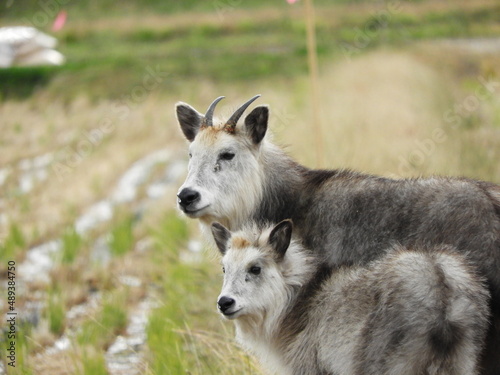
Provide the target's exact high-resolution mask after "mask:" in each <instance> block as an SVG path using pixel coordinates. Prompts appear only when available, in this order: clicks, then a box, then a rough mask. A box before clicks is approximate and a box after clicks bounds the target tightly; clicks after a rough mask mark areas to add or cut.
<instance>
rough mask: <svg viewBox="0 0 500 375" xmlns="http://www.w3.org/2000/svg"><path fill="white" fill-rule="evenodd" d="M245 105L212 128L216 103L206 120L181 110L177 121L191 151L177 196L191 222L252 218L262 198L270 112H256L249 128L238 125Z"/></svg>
mask: <svg viewBox="0 0 500 375" xmlns="http://www.w3.org/2000/svg"><path fill="white" fill-rule="evenodd" d="M256 98H257V97H254V98H252V99H251V100H250V101H248V102H247V103H245V104H244V105H243V106H242V107H241V108H240V109H239V110H238V111H236V112H235V114H234V115H233V116H232V117H231V118H230V119H229V120H228V121H227V122H226V123H218V124H213V123H212V121H213V120H212V114H213V109H214V107H215V104H217V102H218V101H219V100H220V99H221V98H218V99H217V100H216V101H215V102H214V103H212V105H211V106H210V108H209V109H208V111H207V114H206V115H205V116H203V115H201V114H199V113H198V112H197V111H196V110H194V109H193V108H191V107H190V106H189V105H187V104H184V103H179V104H178V105H177V118H178V120H179V124H180V126H181V129H182V131H183V133H184V135H185V136H186V138H187V139H188V140H189V141H190V142H191V144H190V146H189V167H188V175H187V178H186V181H185V182H184V184H183V185H182V186H181V187H180V189H179V192H178V194H177V197H178V205H179V208H180V209H181V210H182V211H183V212H184V213H185V214H186V215H187V216H189V217H191V218H200V219H205V220H206V221H207V222H212V221H214V220H220V221H224V220H225V219H226V218H229V217H231V218H232V217H234V216H235V215H236V216H237V215H245V214H248V210H250V209H251V208H253V207H254V205H255V202H256V201H257V200H258V199H259V198H260V196H261V194H262V191H261V190H262V188H261V172H260V168H259V160H258V159H259V148H260V143H261V141H262V139H263V138H264V135H265V132H266V129H267V119H268V109H267V107H257V108H255V109H254V110H253V111H252V112H251V113H250V114H249V115H248V116H247V117H246V118H245V126H244V127H243V126H241V127H236V122H237V121H238V118H239V117H240V116H241V114H242V113H243V111H244V110H245V109H246V107H247V106H248V105H249V104H250V103H251V102H252V101H253V100H255V99H256Z"/></svg>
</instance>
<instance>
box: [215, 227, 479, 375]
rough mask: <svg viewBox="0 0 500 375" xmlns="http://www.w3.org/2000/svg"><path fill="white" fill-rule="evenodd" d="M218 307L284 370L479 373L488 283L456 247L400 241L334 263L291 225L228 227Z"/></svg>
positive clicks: (269, 363) (245, 340)
mask: <svg viewBox="0 0 500 375" xmlns="http://www.w3.org/2000/svg"><path fill="white" fill-rule="evenodd" d="M212 232H213V235H214V238H215V241H216V244H217V246H218V247H219V249H220V251H221V253H222V254H223V259H222V264H223V267H224V270H225V274H224V284H223V288H222V292H221V295H220V296H219V299H218V306H219V311H220V312H221V313H222V315H223V316H224V317H225V318H227V319H231V320H233V321H234V323H235V325H236V334H237V340H238V341H239V342H240V343H241V345H243V346H244V347H245V348H246V349H247V350H249V351H250V352H251V353H253V354H255V355H256V356H257V357H258V358H259V359H260V360H261V362H262V363H263V365H264V366H265V367H267V368H268V369H270V370H272V371H274V372H277V373H279V374H281V375H313V374H320V375H334V374H335V375H337V374H338V375H340V374H342V375H438V374H439V375H475V374H478V357H479V354H480V351H481V346H482V343H483V341H484V337H485V334H486V330H487V325H488V311H489V309H488V305H487V303H488V297H489V296H488V291H487V288H486V287H485V285H484V284H483V283H482V281H481V279H480V278H479V277H478V276H477V275H476V274H475V270H474V268H473V267H470V266H469V265H468V264H467V261H466V259H465V258H464V257H463V256H461V255H459V254H458V253H457V252H456V251H454V250H453V249H452V248H451V247H449V246H438V247H436V248H435V249H433V251H432V252H422V251H419V250H418V249H412V250H408V249H402V248H396V249H391V250H390V251H388V252H386V255H384V256H382V257H381V258H380V259H378V260H377V261H374V262H372V263H371V264H370V265H368V266H348V267H341V268H333V267H331V266H329V265H327V264H324V263H321V261H318V259H316V257H315V256H314V254H313V253H311V252H309V251H307V250H305V249H304V248H303V247H302V246H301V245H300V244H299V243H298V242H292V243H290V238H291V233H292V223H291V221H289V220H286V221H283V222H281V223H279V224H277V225H276V226H274V227H272V226H271V227H270V228H268V229H264V231H263V232H262V233H261V232H260V231H258V230H255V228H253V229H246V230H243V231H239V232H237V233H230V232H229V230H228V229H226V228H225V227H224V226H222V225H220V224H218V223H214V224H213V225H212Z"/></svg>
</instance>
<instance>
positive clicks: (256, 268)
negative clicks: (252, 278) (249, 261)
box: [250, 266, 260, 275]
mask: <svg viewBox="0 0 500 375" xmlns="http://www.w3.org/2000/svg"><path fill="white" fill-rule="evenodd" d="M250 273H251V274H253V275H259V274H260V267H259V266H253V267H251V268H250Z"/></svg>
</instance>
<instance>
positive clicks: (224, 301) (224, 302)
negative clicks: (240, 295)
mask: <svg viewBox="0 0 500 375" xmlns="http://www.w3.org/2000/svg"><path fill="white" fill-rule="evenodd" d="M234 302H235V301H234V299H232V298H230V297H226V296H224V297H221V298H219V301H217V305H218V306H219V310H220V311H221V312H222V313H223V314H224V313H225V312H226V311H227V310H229V309H230V308H231V306H233V305H234Z"/></svg>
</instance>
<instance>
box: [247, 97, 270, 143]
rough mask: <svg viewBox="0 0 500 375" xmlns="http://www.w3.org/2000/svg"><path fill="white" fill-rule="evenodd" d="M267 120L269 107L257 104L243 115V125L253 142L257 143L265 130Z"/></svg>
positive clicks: (264, 133)
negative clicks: (246, 114) (257, 105)
mask: <svg viewBox="0 0 500 375" xmlns="http://www.w3.org/2000/svg"><path fill="white" fill-rule="evenodd" d="M268 120H269V108H268V107H266V106H259V107H256V108H254V110H253V111H252V112H250V113H249V114H248V116H247V117H245V127H246V130H247V132H248V134H249V135H250V138H251V139H252V141H253V143H255V144H259V143H260V142H261V141H262V139H263V138H264V136H265V135H266V131H267V121H268Z"/></svg>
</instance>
